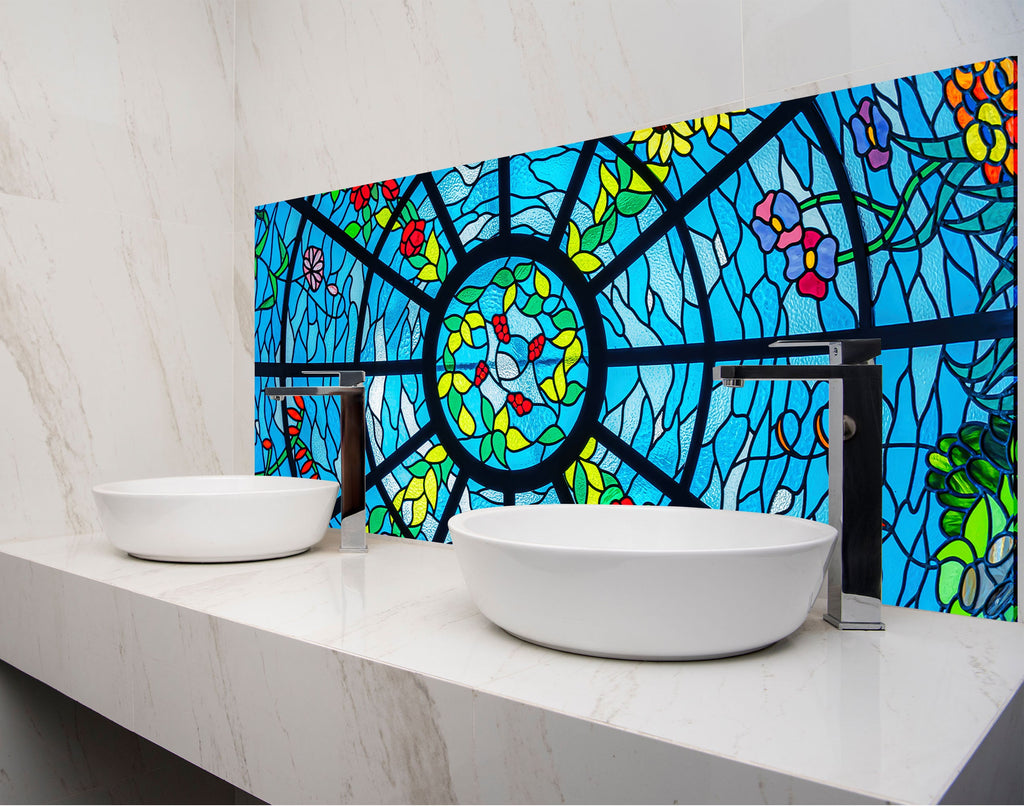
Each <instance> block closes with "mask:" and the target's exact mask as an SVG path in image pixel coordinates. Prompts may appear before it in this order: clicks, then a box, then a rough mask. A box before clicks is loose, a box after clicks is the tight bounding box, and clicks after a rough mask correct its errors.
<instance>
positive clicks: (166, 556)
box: [93, 476, 338, 563]
mask: <svg viewBox="0 0 1024 806" xmlns="http://www.w3.org/2000/svg"><path fill="white" fill-rule="evenodd" d="M93 496H94V497H95V499H96V504H97V506H98V507H99V512H100V520H101V521H102V523H103V530H104V532H105V533H106V535H107V538H108V539H109V540H110V542H111V543H113V544H114V545H115V546H116V547H117V548H119V549H121V550H122V551H126V552H128V553H129V554H132V555H134V556H135V557H141V558H143V559H146V560H169V561H173V562H189V563H217V562H237V561H241V560H269V559H272V558H274V557H287V556H288V555H290V554H298V553H299V552H301V551H305V550H306V549H308V548H309V547H310V546H312V545H314V544H315V543H317V542H319V540H320V538H322V537H323V536H324V531H325V530H326V529H327V525H328V523H329V522H330V519H331V513H332V512H333V510H334V501H335V499H336V498H337V496H338V484H337V482H334V481H324V480H320V479H298V478H290V477H285V476H179V477H175V478H162V479H136V480H134V481H117V482H111V483H108V484H99V485H97V486H96V487H94V488H93Z"/></svg>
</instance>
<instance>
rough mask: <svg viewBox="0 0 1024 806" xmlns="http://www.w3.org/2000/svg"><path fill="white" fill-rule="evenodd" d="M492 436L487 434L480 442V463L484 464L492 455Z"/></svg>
mask: <svg viewBox="0 0 1024 806" xmlns="http://www.w3.org/2000/svg"><path fill="white" fill-rule="evenodd" d="M492 440H493V435H492V434H488V435H487V436H485V437H484V438H483V439H482V440H480V461H481V462H486V461H487V460H488V459H490V458H491V454H492V453H494V446H493V445H492Z"/></svg>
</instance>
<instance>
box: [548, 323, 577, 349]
mask: <svg viewBox="0 0 1024 806" xmlns="http://www.w3.org/2000/svg"><path fill="white" fill-rule="evenodd" d="M575 338H576V329H575V328H572V327H569V328H566V329H565V330H560V331H558V333H557V334H556V335H555V337H554V338H553V339H552V340H551V343H552V344H553V345H555V347H559V348H561V349H563V350H564V349H565V348H566V347H568V346H569V345H570V344H572V340H573V339H575Z"/></svg>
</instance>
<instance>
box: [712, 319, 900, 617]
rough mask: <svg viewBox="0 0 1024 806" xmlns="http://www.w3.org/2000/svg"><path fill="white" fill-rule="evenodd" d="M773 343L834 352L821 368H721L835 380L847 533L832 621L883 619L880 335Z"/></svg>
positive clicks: (833, 471) (733, 378)
mask: <svg viewBox="0 0 1024 806" xmlns="http://www.w3.org/2000/svg"><path fill="white" fill-rule="evenodd" d="M769 347H773V348H777V349H785V348H790V353H789V354H790V355H793V354H796V355H806V354H808V349H809V348H810V349H811V350H812V351H820V350H821V349H826V350H827V351H828V356H829V363H828V364H818V365H807V364H788V365H785V364H777V365H754V364H745V365H719V366H715V367H713V368H712V377H713V378H714V379H715V380H721V381H722V384H723V385H724V386H727V387H737V386H742V385H743V382H744V381H822V380H826V381H828V388H829V391H828V411H829V414H828V436H829V439H828V520H829V523H830V524H831V525H832V526H833V527H835V529H836V531H837V532H838V533H839V540H838V545H837V547H836V549H835V550H834V551H833V552H832V558H831V560H830V561H829V568H828V591H827V609H826V613H825V620H826V621H827V622H828V623H829V624H832V625H833V626H835V627H838V628H839V629H843V630H884V629H885V625H884V624H883V623H882V367H881V366H879V365H878V364H876V363H875V358H876V357H877V356H878V354H879V353H880V352H881V348H882V344H881V340H880V339H848V340H840V341H804V340H799V339H783V340H780V341H775V342H772V343H771V344H770V345H769Z"/></svg>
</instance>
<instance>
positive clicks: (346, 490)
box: [263, 370, 366, 551]
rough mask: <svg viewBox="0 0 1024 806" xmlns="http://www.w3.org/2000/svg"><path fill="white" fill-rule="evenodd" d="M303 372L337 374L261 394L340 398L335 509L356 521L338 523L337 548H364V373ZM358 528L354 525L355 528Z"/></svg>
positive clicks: (278, 398)
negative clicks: (329, 381)
mask: <svg viewBox="0 0 1024 806" xmlns="http://www.w3.org/2000/svg"><path fill="white" fill-rule="evenodd" d="M302 374H303V375H307V376H318V377H337V378H338V383H337V384H336V385H333V386H268V387H267V388H266V389H264V390H263V393H264V394H265V395H267V396H268V397H270V398H272V399H274V400H284V399H285V398H286V397H293V396H295V395H300V396H306V395H309V396H319V395H330V396H337V397H339V398H340V400H339V403H340V408H341V444H340V455H339V456H338V464H337V471H338V484H339V485H340V487H341V503H340V508H339V510H338V511H339V512H340V513H341V517H342V519H343V520H344V519H345V518H347V517H349V516H352V515H357V516H359V517H358V518H356V520H359V521H360V522H359V523H358V524H354V525H352V526H351V527H350V525H349V524H344V523H343V524H342V529H341V550H342V551H366V517H365V515H366V486H365V485H366V479H365V477H364V475H363V474H364V464H363V456H364V451H365V448H364V444H363V433H364V432H365V430H366V419H365V417H366V415H365V409H364V405H365V399H364V387H365V383H366V373H365V372H362V371H360V370H344V371H342V372H303V373H302ZM356 527H358V528H356Z"/></svg>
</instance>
